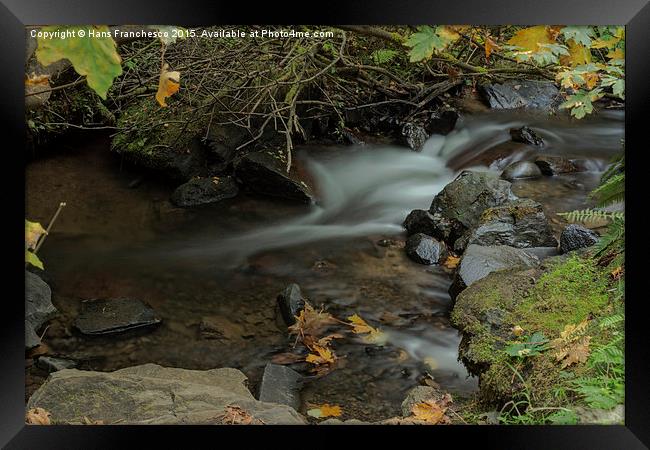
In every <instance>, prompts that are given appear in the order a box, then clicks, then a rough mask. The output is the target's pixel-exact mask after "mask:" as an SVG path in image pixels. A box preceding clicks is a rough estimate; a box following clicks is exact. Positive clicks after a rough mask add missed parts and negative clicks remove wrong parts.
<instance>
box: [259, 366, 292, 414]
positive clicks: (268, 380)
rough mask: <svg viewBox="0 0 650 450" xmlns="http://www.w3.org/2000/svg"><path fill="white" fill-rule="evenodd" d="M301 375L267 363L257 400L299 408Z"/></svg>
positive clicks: (284, 367) (286, 368)
mask: <svg viewBox="0 0 650 450" xmlns="http://www.w3.org/2000/svg"><path fill="white" fill-rule="evenodd" d="M301 387H302V375H300V374H299V373H298V372H296V371H295V370H292V369H290V368H289V367H286V366H280V365H278V364H271V363H268V364H267V365H266V367H265V368H264V375H263V376H262V385H261V386H260V396H259V400H260V401H262V402H269V403H278V404H280V405H287V406H291V407H292V408H293V409H295V410H298V409H299V408H300V388H301Z"/></svg>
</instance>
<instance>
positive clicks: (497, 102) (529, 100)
mask: <svg viewBox="0 0 650 450" xmlns="http://www.w3.org/2000/svg"><path fill="white" fill-rule="evenodd" d="M479 92H480V93H481V94H482V95H483V96H484V97H485V99H486V101H487V102H488V104H489V105H490V107H491V108H493V109H517V108H526V109H542V110H552V109H555V108H556V107H557V106H559V104H560V103H561V102H562V96H561V94H560V91H559V90H558V88H557V87H556V86H555V84H554V83H553V82H552V81H532V80H507V81H505V82H504V83H501V84H484V85H481V86H479Z"/></svg>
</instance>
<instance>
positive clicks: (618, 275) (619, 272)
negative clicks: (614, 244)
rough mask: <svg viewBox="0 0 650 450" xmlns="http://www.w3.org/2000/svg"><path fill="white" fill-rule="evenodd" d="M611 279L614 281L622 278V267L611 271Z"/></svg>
mask: <svg viewBox="0 0 650 450" xmlns="http://www.w3.org/2000/svg"><path fill="white" fill-rule="evenodd" d="M611 275H612V278H613V279H615V280H618V279H619V278H621V277H622V276H623V267H617V268H616V269H614V270H612V273H611Z"/></svg>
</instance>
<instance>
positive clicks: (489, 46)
mask: <svg viewBox="0 0 650 450" xmlns="http://www.w3.org/2000/svg"><path fill="white" fill-rule="evenodd" d="M498 48H499V46H498V45H497V43H496V42H494V41H493V40H492V38H491V37H490V36H485V60H486V61H489V60H490V55H491V54H492V51H493V50H495V49H498Z"/></svg>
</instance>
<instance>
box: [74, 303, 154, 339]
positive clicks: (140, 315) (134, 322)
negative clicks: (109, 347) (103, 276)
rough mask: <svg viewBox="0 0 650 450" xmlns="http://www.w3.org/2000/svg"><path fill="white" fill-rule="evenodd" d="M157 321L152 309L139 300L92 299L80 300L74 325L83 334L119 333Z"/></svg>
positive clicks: (147, 325)
mask: <svg viewBox="0 0 650 450" xmlns="http://www.w3.org/2000/svg"><path fill="white" fill-rule="evenodd" d="M159 323H160V319H159V318H158V317H156V315H155V312H154V310H153V309H151V308H150V307H149V306H147V305H146V304H145V303H143V302H142V301H140V300H136V299H130V298H115V299H92V300H85V301H83V302H81V312H80V313H79V316H78V317H77V320H76V321H75V327H77V329H79V331H81V332H82V333H83V334H88V335H98V334H112V333H121V332H123V331H127V330H131V329H134V328H142V327H150V326H153V325H157V324H159Z"/></svg>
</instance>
